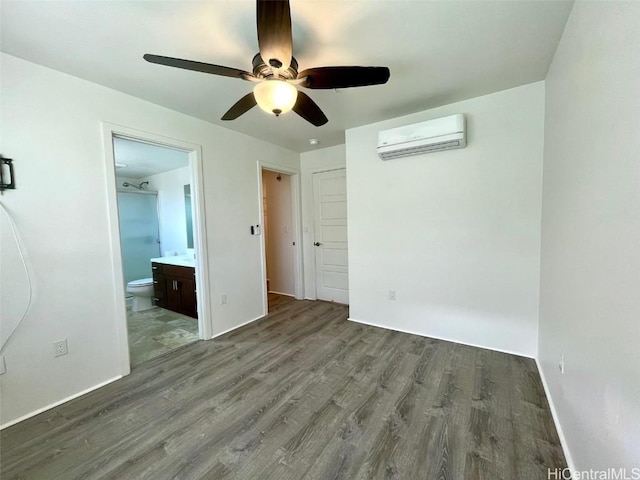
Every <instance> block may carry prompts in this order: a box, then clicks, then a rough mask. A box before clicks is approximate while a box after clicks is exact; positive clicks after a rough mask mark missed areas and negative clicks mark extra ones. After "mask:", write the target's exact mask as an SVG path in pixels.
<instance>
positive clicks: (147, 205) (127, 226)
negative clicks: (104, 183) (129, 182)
mask: <svg viewBox="0 0 640 480" xmlns="http://www.w3.org/2000/svg"><path fill="white" fill-rule="evenodd" d="M118 216H119V219H120V244H121V248H122V269H123V272H124V283H125V284H127V283H129V282H130V281H132V280H138V279H141V278H150V277H151V262H150V259H152V258H156V257H159V256H160V239H159V226H158V195H157V194H156V193H135V192H122V191H120V192H118Z"/></svg>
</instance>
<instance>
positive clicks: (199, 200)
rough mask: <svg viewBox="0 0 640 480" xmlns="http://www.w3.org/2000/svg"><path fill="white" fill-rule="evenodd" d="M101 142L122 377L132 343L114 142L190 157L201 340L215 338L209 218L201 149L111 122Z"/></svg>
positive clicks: (105, 126)
mask: <svg viewBox="0 0 640 480" xmlns="http://www.w3.org/2000/svg"><path fill="white" fill-rule="evenodd" d="M101 128H102V142H103V146H104V160H105V161H104V166H105V173H106V175H105V176H106V181H107V211H108V216H109V236H110V240H111V265H112V268H111V272H112V284H113V301H114V304H115V306H116V314H117V318H116V320H115V326H116V333H117V338H118V348H119V351H120V355H119V363H120V372H121V374H122V375H123V376H124V375H128V374H129V373H131V365H130V363H129V362H130V359H129V339H128V332H127V307H126V292H125V287H124V283H123V278H124V276H123V269H122V250H121V246H120V224H119V221H118V196H117V185H116V168H115V155H114V151H113V138H114V137H121V138H126V139H129V140H134V141H138V142H143V143H150V144H154V145H160V146H165V147H169V148H173V149H178V150H182V151H184V152H186V153H188V155H189V166H190V168H191V181H192V184H193V185H192V189H191V194H192V195H193V199H192V205H193V207H194V209H193V230H194V232H193V243H194V245H193V246H194V251H195V254H196V258H195V264H196V288H197V292H196V298H197V301H198V333H199V337H200V338H201V339H208V338H211V336H212V331H213V325H212V317H211V305H210V298H209V295H207V294H206V293H207V292H209V268H208V263H209V262H208V253H207V242H206V235H205V232H206V231H207V229H206V217H205V207H204V176H203V171H202V147H201V146H200V145H197V144H194V143H189V142H185V141H183V140H178V139H174V138H170V137H165V136H162V135H157V134H154V133H150V132H146V131H143V130H137V129H135V128H130V127H125V126H122V125H117V124H114V123H110V122H101Z"/></svg>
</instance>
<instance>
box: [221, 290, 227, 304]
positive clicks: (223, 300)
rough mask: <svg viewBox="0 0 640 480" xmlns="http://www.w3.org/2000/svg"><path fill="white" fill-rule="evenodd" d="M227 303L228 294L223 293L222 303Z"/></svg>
mask: <svg viewBox="0 0 640 480" xmlns="http://www.w3.org/2000/svg"><path fill="white" fill-rule="evenodd" d="M226 304H227V294H226V293H223V294H222V295H220V305H226Z"/></svg>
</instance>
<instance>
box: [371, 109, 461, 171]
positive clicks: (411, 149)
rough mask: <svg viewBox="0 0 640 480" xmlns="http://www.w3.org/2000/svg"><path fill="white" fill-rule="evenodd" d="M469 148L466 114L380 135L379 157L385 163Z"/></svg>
mask: <svg viewBox="0 0 640 480" xmlns="http://www.w3.org/2000/svg"><path fill="white" fill-rule="evenodd" d="M466 145H467V137H466V129H465V123H464V115H462V114H458V115H451V116H449V117H444V118H438V119H436V120H429V121H428V122H421V123H414V124H413V125H406V126H404V127H399V128H392V129H391V130H385V131H383V132H380V133H379V134H378V156H379V157H380V158H381V159H382V160H391V159H392V158H400V157H408V156H409V155H419V154H421V153H430V152H441V151H443V150H453V149H454V148H464V147H466Z"/></svg>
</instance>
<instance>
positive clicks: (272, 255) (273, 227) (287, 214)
mask: <svg viewBox="0 0 640 480" xmlns="http://www.w3.org/2000/svg"><path fill="white" fill-rule="evenodd" d="M278 176H280V181H278V180H277V177H278ZM262 180H263V181H262V184H263V197H264V198H265V201H266V206H267V208H266V214H267V218H266V220H267V221H266V222H265V227H266V228H265V230H266V231H265V232H264V233H265V234H266V237H265V243H266V251H265V253H266V257H267V258H266V260H267V278H268V279H269V291H271V292H276V293H284V294H286V295H292V296H293V295H295V282H294V278H293V256H294V246H293V241H294V233H293V211H292V204H291V176H290V175H285V174H278V173H276V172H271V171H269V170H263V171H262Z"/></svg>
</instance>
